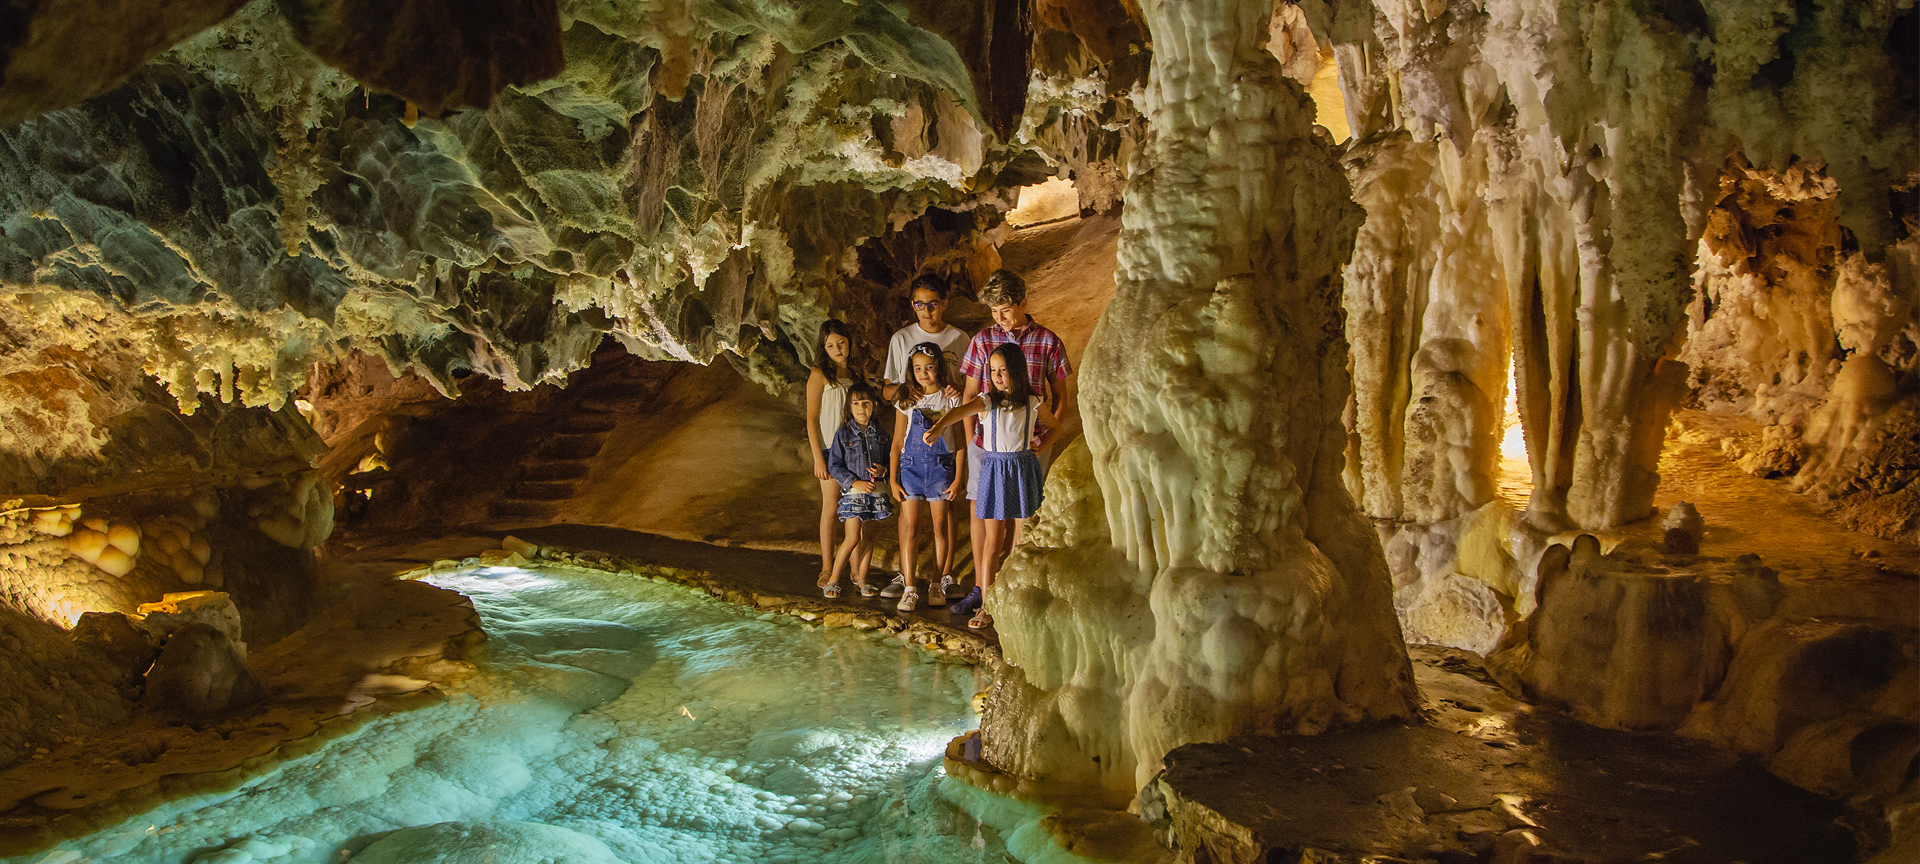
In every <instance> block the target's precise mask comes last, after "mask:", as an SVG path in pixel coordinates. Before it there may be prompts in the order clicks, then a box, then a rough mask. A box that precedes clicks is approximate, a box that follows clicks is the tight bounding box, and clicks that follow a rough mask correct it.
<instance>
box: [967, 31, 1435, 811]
mask: <svg viewBox="0 0 1920 864" xmlns="http://www.w3.org/2000/svg"><path fill="white" fill-rule="evenodd" d="M1143 10H1144V12H1145V14H1146V19H1147V23H1148V29H1149V31H1150V32H1151V33H1152V34H1153V35H1154V36H1155V39H1156V50H1155V52H1154V56H1153V67H1152V70H1151V71H1150V72H1149V74H1148V79H1147V80H1148V84H1147V89H1146V91H1145V93H1144V95H1143V96H1142V98H1141V104H1142V105H1143V107H1144V109H1145V110H1144V114H1145V115H1146V120H1147V136H1146V138H1145V140H1144V141H1143V142H1142V144H1141V149H1140V150H1139V151H1137V152H1136V156H1135V158H1134V162H1133V164H1132V166H1131V170H1130V175H1131V179H1130V181H1129V185H1128V189H1127V208H1126V210H1125V212H1124V228H1123V230H1122V233H1121V237H1120V252H1119V269H1118V272H1117V274H1116V285H1115V289H1114V298H1113V300H1112V302H1111V303H1110V304H1109V305H1108V307H1107V311H1106V314H1105V316H1104V317H1103V318H1102V319H1101V322H1100V325H1099V328H1098V329H1097V330H1096V331H1095V334H1094V338H1093V341H1092V342H1091V343H1089V345H1088V348H1087V357H1086V363H1085V369H1084V371H1083V372H1082V378H1083V383H1082V385H1081V391H1082V407H1081V411H1082V414H1083V415H1084V416H1085V418H1086V431H1087V438H1086V442H1087V447H1086V449H1085V450H1084V451H1082V450H1074V451H1071V452H1070V453H1069V454H1068V455H1066V456H1065V457H1063V458H1062V460H1061V464H1060V465H1059V466H1057V467H1056V469H1055V472H1054V474H1053V475H1052V477H1051V478H1050V479H1049V481H1048V495H1049V501H1048V503H1047V505H1046V508H1045V509H1043V511H1042V513H1041V515H1040V516H1039V518H1038V519H1037V520H1036V524H1035V525H1034V526H1033V527H1032V528H1031V530H1030V533H1029V535H1028V545H1027V546H1024V547H1022V548H1021V549H1020V550H1017V551H1016V552H1015V554H1014V556H1013V558H1012V559H1011V561H1010V562H1009V564H1008V566H1007V575H1006V577H1005V581H1004V582H1003V583H1002V584H1001V585H1000V587H998V588H997V589H996V590H997V591H999V592H1000V593H999V595H998V596H997V597H996V598H995V599H993V600H992V601H991V602H990V604H989V608H990V609H992V610H993V611H994V613H995V614H996V616H998V624H997V626H998V627H999V629H1000V633H1001V640H1002V645H1003V647H1004V650H1005V652H1006V657H1007V661H1008V663H1009V664H1010V665H1011V666H1012V667H1014V668H1013V669H1011V670H1010V671H1009V672H1008V673H1007V674H1005V675H1003V676H1002V678H1001V680H1000V681H999V683H998V685H997V688H998V689H997V690H996V692H995V695H994V696H993V697H992V699H991V700H990V701H989V703H988V709H987V718H986V720H985V724H984V727H983V728H984V743H985V748H984V749H985V756H986V758H987V760H988V761H989V762H992V763H993V764H995V765H996V766H999V767H1000V768H1002V769H1004V770H1008V771H1011V772H1013V773H1015V774H1017V775H1021V776H1028V777H1034V776H1044V777H1047V778H1049V779H1056V780H1061V781H1063V782H1067V783H1073V782H1075V781H1076V780H1079V781H1081V782H1083V783H1084V782H1086V780H1091V781H1092V782H1094V783H1097V784H1098V785H1099V786H1100V787H1102V788H1104V789H1105V790H1106V792H1107V793H1108V794H1109V795H1114V796H1115V797H1120V798H1122V799H1123V800H1124V798H1125V797H1126V796H1128V795H1130V794H1131V793H1132V792H1133V790H1134V789H1136V788H1138V787H1139V786H1140V785H1142V784H1143V783H1144V782H1145V780H1147V779H1148V778H1150V777H1151V776H1152V774H1153V772H1154V771H1155V770H1157V766H1158V762H1159V759H1160V756H1161V755H1162V754H1163V753H1165V752H1166V751H1167V750H1168V749H1170V748H1172V747H1174V746H1177V745H1179V744H1181V743H1185V742H1190V741H1204V740H1219V739H1221V738H1225V737H1226V736H1229V735H1233V734H1242V733H1260V732H1275V731H1282V730H1285V731H1309V732H1311V731H1318V730H1321V729H1324V728H1327V727H1328V726H1329V725H1332V724H1335V723H1342V722H1352V721H1357V720H1364V719H1374V718H1384V717H1396V716H1404V715H1406V714H1407V713H1409V712H1410V711H1411V710H1412V701H1411V700H1412V682H1411V676H1410V673H1409V671H1408V668H1407V660H1406V653H1405V649H1404V648H1403V647H1402V644H1401V641H1400V638H1399V632H1398V627H1397V626H1396V625H1395V622H1394V621H1393V620H1392V618H1391V617H1390V616H1389V614H1388V604H1387V597H1386V591H1387V581H1386V568H1385V562H1384V561H1383V560H1382V558H1381V557H1380V553H1379V552H1378V548H1379V547H1378V545H1377V542H1376V541H1375V539H1374V538H1373V536H1371V534H1370V532H1368V530H1367V526H1366V524H1365V523H1364V522H1363V521H1362V520H1361V518H1360V515H1359V513H1358V511H1357V510H1356V509H1355V508H1354V506H1353V504H1352V501H1351V499H1349V498H1348V496H1347V493H1346V490H1345V488H1344V487H1343V486H1342V485H1341V483H1340V479H1339V478H1340V474H1341V459H1342V456H1343V454H1342V442H1343V441H1344V439H1345V432H1344V429H1343V428H1342V426H1341V423H1340V417H1341V414H1342V413H1343V410H1344V405H1345V402H1346V399H1347V390H1348V379H1347V373H1346V369H1345V365H1346V364H1345V363H1344V362H1343V359H1344V353H1345V352H1344V351H1343V350H1342V347H1343V346H1342V342H1341V338H1340V322H1339V310H1338V307H1337V305H1336V304H1337V300H1336V297H1337V292H1338V284H1339V282H1338V280H1339V275H1338V271H1339V267H1340V265H1341V263H1342V261H1343V260H1344V259H1345V258H1346V256H1347V254H1348V251H1349V249H1350V246H1349V242H1350V241H1349V237H1350V236H1351V232H1352V231H1353V229H1354V228H1355V227H1357V222H1358V219H1357V217H1358V215H1359V214H1358V213H1356V212H1355V211H1354V208H1352V207H1351V206H1350V205H1348V204H1347V203H1346V202H1345V200H1344V199H1345V190H1344V188H1343V185H1344V184H1342V183H1341V182H1340V177H1339V175H1338V173H1337V170H1336V168H1335V166H1334V163H1333V161H1332V159H1331V157H1330V154H1328V152H1327V151H1326V149H1325V148H1324V147H1323V146H1322V145H1320V144H1318V143H1316V142H1314V140H1313V139H1312V137H1311V135H1310V134H1309V126H1310V119H1311V113H1310V105H1309V104H1307V103H1306V102H1305V100H1304V99H1303V98H1302V95H1301V93H1300V91H1299V89H1298V88H1297V87H1293V86H1283V85H1282V84H1281V83H1280V72H1279V68H1278V65H1277V64H1276V63H1275V61H1274V59H1273V57H1272V56H1271V55H1270V54H1268V53H1266V52H1265V50H1264V48H1263V43H1264V41H1265V38H1266V24H1267V15H1266V8H1265V6H1264V5H1263V4H1259V3H1234V2H1219V3H1203V4H1147V5H1145V6H1144V7H1143ZM1082 778H1085V779H1082ZM1116 793H1117V794H1116Z"/></svg>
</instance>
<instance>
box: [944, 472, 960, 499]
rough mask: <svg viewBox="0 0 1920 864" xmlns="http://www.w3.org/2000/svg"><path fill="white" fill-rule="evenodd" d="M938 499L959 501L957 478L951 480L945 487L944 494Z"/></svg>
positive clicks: (958, 480)
mask: <svg viewBox="0 0 1920 864" xmlns="http://www.w3.org/2000/svg"><path fill="white" fill-rule="evenodd" d="M940 497H942V498H945V499H947V500H948V501H958V500H960V478H958V477H955V478H953V482H952V483H951V484H949V485H948V486H947V491H946V494H944V495H941V496H940Z"/></svg>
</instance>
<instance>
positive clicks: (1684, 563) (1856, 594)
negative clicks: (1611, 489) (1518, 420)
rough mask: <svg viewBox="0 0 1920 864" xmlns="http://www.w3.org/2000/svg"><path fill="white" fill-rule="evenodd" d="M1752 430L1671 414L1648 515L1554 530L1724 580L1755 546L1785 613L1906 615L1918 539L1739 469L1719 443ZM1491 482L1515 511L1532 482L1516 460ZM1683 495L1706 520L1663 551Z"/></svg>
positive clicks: (1914, 597) (1916, 589)
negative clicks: (1869, 524)
mask: <svg viewBox="0 0 1920 864" xmlns="http://www.w3.org/2000/svg"><path fill="white" fill-rule="evenodd" d="M1757 430H1758V426H1757V424H1755V423H1754V422H1753V421H1751V420H1748V419H1746V418H1741V417H1730V416H1726V415H1719V414H1710V413H1707V412H1704V411H1692V410H1683V411H1676V412H1674V428H1672V429H1671V430H1669V432H1668V434H1667V439H1666V446H1665V449H1663V450H1662V451H1661V454H1660V469H1659V470H1660V487H1659V489H1658V491H1657V492H1656V493H1655V496H1654V506H1655V507H1657V508H1658V511H1657V512H1656V513H1655V515H1654V516H1652V517H1650V518H1647V519H1642V520H1640V521H1638V522H1633V523H1629V524H1627V525H1622V526H1619V527H1617V528H1610V529H1590V530H1578V531H1570V532H1567V534H1565V535H1562V537H1564V538H1570V537H1571V536H1572V535H1574V534H1583V533H1584V534H1592V535H1594V536H1595V537H1596V538H1598V539H1599V540H1600V542H1601V545H1602V548H1603V549H1604V550H1605V551H1606V552H1609V553H1612V552H1615V551H1616V550H1620V549H1622V548H1624V549H1625V550H1626V551H1627V552H1628V553H1630V554H1634V555H1637V556H1639V557H1640V558H1642V559H1643V560H1645V561H1646V562H1647V563H1649V564H1655V563H1657V564H1660V565H1662V566H1664V567H1666V568H1667V569H1669V570H1672V571H1674V572H1689V573H1698V574H1700V575H1702V576H1705V577H1707V578H1709V579H1715V578H1727V574H1730V573H1732V572H1735V571H1736V570H1737V568H1736V567H1733V566H1731V565H1734V564H1735V562H1736V561H1737V559H1739V558H1740V556H1743V555H1748V554H1754V555H1758V556H1760V563H1761V564H1763V565H1765V566H1766V567H1769V568H1772V569H1773V570H1775V571H1778V573H1779V577H1780V582H1781V584H1782V585H1784V586H1786V587H1787V589H1788V595H1787V596H1788V598H1789V607H1790V608H1791V609H1792V610H1793V612H1794V614H1798V615H1803V616H1807V617H1819V616H1846V617H1860V618H1882V617H1886V616H1887V615H1888V613H1889V611H1890V610H1892V611H1896V612H1901V613H1902V614H1903V615H1904V617H1905V618H1906V619H1909V620H1910V619H1911V618H1912V616H1913V612H1914V610H1916V609H1920V581H1917V580H1920V546H1917V545H1915V544H1913V543H1903V542H1900V541H1896V540H1885V539H1881V538H1877V537H1873V536H1870V535H1867V534H1864V533H1861V532H1859V531H1854V530H1851V529H1848V528H1847V527H1845V526H1843V525H1841V524H1840V523H1839V522H1838V521H1836V520H1835V519H1834V518H1833V517H1832V516H1830V515H1829V514H1827V513H1826V512H1823V511H1822V509H1821V507H1820V506H1819V505H1818V503H1817V502H1816V501H1815V500H1814V499H1813V498H1812V497H1810V496H1808V495H1804V494H1801V493H1798V492H1795V491H1793V489H1792V487H1791V485H1790V484H1789V481H1787V480H1784V479H1764V478H1760V477H1756V476H1754V475H1752V474H1749V473H1747V472H1745V471H1743V470H1741V469H1740V467H1739V466H1738V465H1737V464H1735V463H1734V461H1733V460H1732V459H1731V458H1729V457H1728V456H1727V454H1726V453H1725V452H1724V451H1723V450H1722V449H1721V442H1722V441H1724V440H1726V439H1729V438H1734V437H1740V436H1744V435H1751V434H1754V433H1756V432H1757ZM1496 480H1497V483H1496V485H1497V487H1498V490H1499V494H1498V503H1499V504H1500V505H1502V506H1505V507H1509V508H1512V509H1513V510H1515V511H1524V510H1525V509H1526V507H1527V500H1528V496H1529V494H1530V493H1531V490H1532V480H1531V475H1530V474H1529V469H1528V468H1527V464H1526V462H1525V460H1524V459H1503V460H1502V461H1501V467H1500V475H1499V477H1498V478H1496ZM1683 501H1684V502H1687V503H1689V504H1692V505H1693V506H1694V507H1695V508H1697V509H1698V510H1699V511H1700V516H1701V518H1702V519H1703V520H1704V521H1705V522H1706V530H1705V533H1704V534H1703V535H1702V537H1701V538H1700V551H1699V554H1698V555H1690V556H1666V555H1664V554H1663V553H1662V551H1661V547H1662V544H1663V541H1664V537H1665V528H1664V526H1663V525H1662V517H1663V516H1664V515H1665V513H1666V511H1667V510H1668V509H1669V508H1671V507H1673V506H1674V505H1675V504H1677V503H1680V502H1683Z"/></svg>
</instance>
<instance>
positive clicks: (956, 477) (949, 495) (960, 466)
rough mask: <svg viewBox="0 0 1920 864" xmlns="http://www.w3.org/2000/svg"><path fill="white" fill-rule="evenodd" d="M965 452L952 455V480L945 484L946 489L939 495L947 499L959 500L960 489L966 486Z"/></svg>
mask: <svg viewBox="0 0 1920 864" xmlns="http://www.w3.org/2000/svg"><path fill="white" fill-rule="evenodd" d="M966 482H967V454H965V453H961V454H960V455H958V456H955V457H953V482H952V483H950V484H948V485H947V491H946V492H945V493H943V494H941V496H940V497H942V498H945V499H947V500H948V501H958V500H960V490H962V489H965V488H967V487H966V486H965V485H964V484H965V483H966Z"/></svg>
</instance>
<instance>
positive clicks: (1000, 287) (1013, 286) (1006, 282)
mask: <svg viewBox="0 0 1920 864" xmlns="http://www.w3.org/2000/svg"><path fill="white" fill-rule="evenodd" d="M980 302H981V304H983V305H985V306H986V307H987V308H989V309H991V308H993V307H995V306H1017V305H1019V304H1021V303H1025V302H1027V282H1026V280H1025V279H1021V278H1020V276H1019V274H1017V273H1014V272H1013V271H1012V270H995V271H993V272H992V273H991V274H988V276H987V284H986V286H985V287H983V288H981V289H980Z"/></svg>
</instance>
